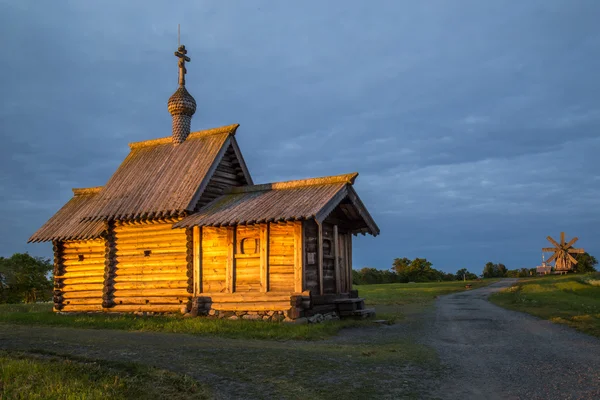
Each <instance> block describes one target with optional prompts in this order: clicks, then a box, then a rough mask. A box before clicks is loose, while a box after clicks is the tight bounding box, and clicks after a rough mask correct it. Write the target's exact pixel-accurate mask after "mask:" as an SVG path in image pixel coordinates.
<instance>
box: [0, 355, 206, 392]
mask: <svg viewBox="0 0 600 400" xmlns="http://www.w3.org/2000/svg"><path fill="white" fill-rule="evenodd" d="M210 397H211V396H210V391H209V390H208V389H207V388H206V387H205V386H203V385H201V384H199V383H198V382H196V381H195V380H193V379H192V378H189V377H187V376H182V375H179V374H175V373H172V372H168V371H165V370H161V369H157V368H150V367H144V366H141V365H138V364H131V363H115V362H106V361H92V360H85V359H77V358H67V357H59V356H54V355H48V354H31V353H29V354H28V353H10V352H6V351H0V399H28V400H35V399H131V398H136V399H163V398H168V399H208V398H210Z"/></svg>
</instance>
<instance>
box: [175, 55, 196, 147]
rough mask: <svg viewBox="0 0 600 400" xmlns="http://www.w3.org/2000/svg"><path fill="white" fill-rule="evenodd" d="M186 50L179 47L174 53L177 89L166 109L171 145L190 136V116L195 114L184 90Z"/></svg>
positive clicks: (194, 103)
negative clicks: (170, 122)
mask: <svg viewBox="0 0 600 400" xmlns="http://www.w3.org/2000/svg"><path fill="white" fill-rule="evenodd" d="M186 54H187V50H186V49H185V46H183V45H181V46H179V48H178V49H177V51H176V52H175V56H176V57H178V58H179V87H178V88H177V90H176V91H175V93H173V95H172V96H171V97H170V98H169V102H168V108H169V112H170V113H171V115H172V116H173V132H172V136H173V144H175V145H178V144H181V143H183V142H185V139H187V137H188V135H189V134H190V126H191V123H192V115H194V113H195V112H196V100H194V98H193V97H192V95H191V94H190V93H189V92H188V91H187V89H186V88H185V74H186V73H187V70H186V69H185V63H186V61H187V62H189V61H190V58H189V57H188V56H186Z"/></svg>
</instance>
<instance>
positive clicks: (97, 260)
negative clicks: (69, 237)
mask: <svg viewBox="0 0 600 400" xmlns="http://www.w3.org/2000/svg"><path fill="white" fill-rule="evenodd" d="M104 256H105V245H104V239H95V240H85V241H69V242H62V245H61V246H60V264H59V266H60V267H61V271H60V272H62V275H57V276H55V279H56V280H57V282H60V284H61V286H62V288H61V292H62V293H61V296H60V297H62V299H60V300H62V301H61V303H62V307H61V308H60V310H61V311H75V312H77V311H82V312H83V311H86V312H87V311H102V289H103V287H104V259H105V257H104ZM55 300H57V299H55ZM55 302H56V301H55ZM57 308H58V307H57Z"/></svg>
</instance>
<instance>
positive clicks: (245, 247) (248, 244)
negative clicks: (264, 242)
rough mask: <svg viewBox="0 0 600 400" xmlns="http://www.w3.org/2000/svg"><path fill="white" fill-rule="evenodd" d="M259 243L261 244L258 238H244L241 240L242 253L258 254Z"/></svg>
mask: <svg viewBox="0 0 600 400" xmlns="http://www.w3.org/2000/svg"><path fill="white" fill-rule="evenodd" d="M258 244H259V241H258V239H255V238H244V239H242V241H241V242H240V253H241V254H256V253H258V252H259V249H258Z"/></svg>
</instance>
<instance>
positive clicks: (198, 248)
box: [193, 226, 202, 295]
mask: <svg viewBox="0 0 600 400" xmlns="http://www.w3.org/2000/svg"><path fill="white" fill-rule="evenodd" d="M193 235H194V239H193V240H194V294H195V295H197V294H198V293H200V292H201V291H202V229H200V227H199V226H194V230H193Z"/></svg>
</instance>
